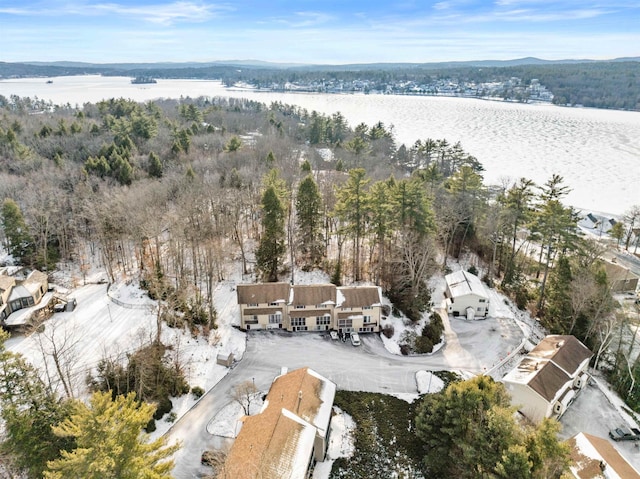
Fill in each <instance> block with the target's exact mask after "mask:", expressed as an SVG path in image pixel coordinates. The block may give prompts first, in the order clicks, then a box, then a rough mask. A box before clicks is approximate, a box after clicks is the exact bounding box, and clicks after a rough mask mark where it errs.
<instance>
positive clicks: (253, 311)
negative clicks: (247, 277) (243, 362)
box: [237, 283, 382, 333]
mask: <svg viewBox="0 0 640 479" xmlns="http://www.w3.org/2000/svg"><path fill="white" fill-rule="evenodd" d="M237 296H238V305H239V306H240V326H241V328H242V329H246V330H255V329H285V330H287V331H330V330H332V331H339V332H345V333H347V332H351V331H356V332H361V333H366V332H378V331H380V320H381V316H382V293H381V291H380V288H379V287H378V286H350V287H336V286H335V285H333V284H314V285H293V286H292V285H290V284H288V283H259V284H239V285H238V287H237Z"/></svg>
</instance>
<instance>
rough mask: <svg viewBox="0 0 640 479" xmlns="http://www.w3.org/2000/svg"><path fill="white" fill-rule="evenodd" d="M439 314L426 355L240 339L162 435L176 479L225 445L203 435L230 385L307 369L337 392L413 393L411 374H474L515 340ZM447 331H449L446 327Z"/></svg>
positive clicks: (509, 331) (378, 345)
mask: <svg viewBox="0 0 640 479" xmlns="http://www.w3.org/2000/svg"><path fill="white" fill-rule="evenodd" d="M451 321H452V323H453V325H450V324H449V320H448V318H446V317H445V340H446V345H445V346H444V347H443V348H442V349H441V350H440V351H438V352H436V353H434V354H433V355H424V356H397V355H394V354H391V353H389V352H388V351H387V350H386V349H385V348H384V345H383V344H382V341H381V339H380V337H379V336H378V335H373V334H372V335H362V336H361V338H362V346H360V347H353V346H352V345H351V343H350V342H349V341H347V342H345V343H343V342H342V341H332V340H331V339H329V337H328V335H325V334H300V333H298V334H290V333H284V332H259V333H252V334H248V335H247V348H246V351H245V354H244V357H243V358H242V360H241V361H239V363H237V365H236V366H235V367H234V368H233V369H232V370H231V371H230V372H229V374H228V375H227V376H225V377H224V378H223V379H222V380H221V381H220V382H219V383H218V384H216V386H215V387H213V388H212V389H211V390H210V391H209V392H208V393H207V394H206V395H204V396H203V397H202V399H201V400H200V401H199V402H198V403H197V404H196V406H195V407H194V408H193V409H191V410H190V411H189V412H188V413H186V414H185V415H184V416H183V417H182V418H181V419H180V420H179V421H177V422H176V424H174V425H173V427H172V428H171V430H169V432H168V433H167V438H168V440H169V442H170V443H172V442H174V441H176V440H179V441H181V442H182V448H181V449H180V450H179V451H178V452H177V453H176V454H175V456H174V458H175V462H176V465H175V468H174V471H173V475H174V477H175V478H176V479H186V478H195V477H202V474H204V473H206V472H207V469H206V468H203V467H202V466H200V454H201V453H202V451H204V450H205V449H207V448H219V447H221V446H223V445H225V443H231V442H232V441H231V440H228V439H223V438H219V437H215V436H212V435H210V434H209V433H208V432H207V424H208V423H209V422H210V421H211V420H212V419H213V418H214V417H215V415H216V414H217V413H218V412H219V411H220V410H221V409H223V408H224V407H225V406H226V405H227V404H229V403H230V402H231V401H233V399H232V390H233V387H234V386H235V385H236V384H238V383H241V382H243V381H247V380H253V381H255V384H256V386H257V387H258V388H259V389H260V390H261V391H265V392H266V391H268V389H269V387H270V385H271V382H272V381H273V379H274V377H275V376H277V375H278V374H280V370H281V368H282V367H286V368H288V369H289V370H293V369H296V368H300V367H310V368H312V369H314V370H316V371H317V372H319V373H320V374H322V375H323V376H325V377H327V378H329V379H330V380H332V381H333V382H335V383H336V385H337V387H338V389H345V390H351V391H369V392H380V393H385V394H393V393H414V394H417V392H418V391H417V387H416V380H415V373H416V372H417V371H419V370H425V369H427V370H465V371H468V372H471V373H482V372H483V371H485V370H487V369H489V368H490V367H491V365H493V364H494V363H496V362H497V361H499V360H500V359H501V358H502V357H504V355H506V354H507V352H509V351H511V350H512V348H514V347H515V346H516V345H517V344H519V342H520V341H521V339H522V332H521V331H520V329H519V328H518V327H517V326H516V325H515V322H514V321H513V319H508V318H502V319H500V318H499V319H496V318H489V319H487V320H486V321H464V320H459V319H453V320H451ZM451 326H453V328H452V327H451Z"/></svg>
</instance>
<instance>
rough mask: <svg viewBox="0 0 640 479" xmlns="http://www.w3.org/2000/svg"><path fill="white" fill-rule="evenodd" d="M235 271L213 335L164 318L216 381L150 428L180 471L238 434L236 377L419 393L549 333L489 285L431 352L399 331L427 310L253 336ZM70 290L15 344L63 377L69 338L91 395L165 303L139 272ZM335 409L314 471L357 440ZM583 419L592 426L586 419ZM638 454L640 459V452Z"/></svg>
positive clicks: (489, 366)
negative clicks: (60, 305)
mask: <svg viewBox="0 0 640 479" xmlns="http://www.w3.org/2000/svg"><path fill="white" fill-rule="evenodd" d="M468 265H469V262H468V261H461V262H459V263H452V264H450V267H451V268H452V269H454V270H455V269H458V268H462V267H464V268H465V269H466V268H467V267H468ZM230 278H231V279H230V280H228V281H225V282H223V283H221V284H219V285H218V286H217V288H216V292H215V307H216V310H217V312H218V328H217V329H214V330H212V332H211V334H210V335H209V337H208V338H204V337H202V335H196V336H194V335H192V333H191V331H186V330H181V329H172V328H169V327H167V326H166V325H164V326H163V328H162V340H163V342H164V343H166V344H170V345H172V346H173V352H174V353H175V354H178V355H179V357H180V358H181V360H182V363H183V365H184V369H185V374H186V376H187V381H188V382H189V384H190V385H191V386H200V387H202V388H203V389H204V390H205V391H208V393H207V394H205V395H204V396H203V397H202V398H200V399H199V400H196V399H195V398H194V397H193V396H192V395H191V394H187V395H184V396H182V397H180V398H172V401H173V405H174V409H173V412H174V413H175V416H176V421H175V422H173V423H171V422H168V421H167V420H166V419H165V420H160V421H158V422H157V430H156V431H155V432H154V433H153V437H158V436H159V435H161V434H166V435H167V437H168V438H169V440H170V441H171V442H173V441H174V440H180V441H181V442H182V444H183V448H182V449H181V450H180V451H178V452H177V453H176V469H174V476H175V477H176V478H177V479H181V478H187V477H194V474H200V473H203V472H206V469H205V470H203V467H204V466H201V465H200V464H199V457H200V454H201V452H202V451H203V450H204V449H206V448H207V447H222V446H228V444H229V441H231V439H228V438H232V437H234V436H235V432H236V425H237V420H238V419H239V417H240V416H241V414H242V410H241V408H240V406H239V405H238V404H237V403H234V401H233V398H232V394H231V391H232V389H233V387H234V385H236V384H238V383H239V382H242V381H245V380H253V381H254V382H255V384H256V386H257V387H258V389H259V390H261V391H263V392H266V391H267V390H268V389H269V386H270V384H271V381H272V380H273V378H274V377H275V376H276V375H277V374H278V373H279V371H280V368H281V367H283V366H286V367H288V368H289V369H294V368H297V367H303V366H309V367H312V368H313V369H315V370H316V371H318V372H319V373H320V374H322V375H324V376H326V377H328V378H329V379H331V380H332V381H334V382H335V383H336V384H337V386H338V388H340V389H348V390H362V391H374V392H382V393H385V394H393V395H395V396H397V397H401V398H402V399H405V400H408V401H412V400H414V399H415V398H417V397H418V396H419V395H420V394H424V393H427V392H436V391H437V390H439V389H440V388H442V386H443V384H442V381H441V380H440V379H439V378H438V377H437V376H435V375H433V371H437V370H452V371H456V372H459V373H461V374H464V375H466V376H471V375H473V374H482V373H487V372H491V374H492V376H494V377H496V378H499V377H501V376H502V375H503V374H504V373H505V372H506V370H507V369H508V368H509V367H510V366H511V364H512V363H511V362H510V361H511V360H513V361H515V360H516V359H517V356H515V354H516V351H517V349H518V348H519V347H521V346H522V344H523V340H524V339H525V338H529V339H531V340H532V341H534V342H535V341H536V338H539V337H540V335H541V334H543V332H542V331H541V329H540V328H539V325H538V324H537V322H536V321H535V320H534V319H532V318H531V317H529V315H528V314H526V313H523V312H520V311H518V310H517V309H516V308H515V307H514V306H513V304H512V303H511V302H510V301H509V300H507V299H506V298H505V297H504V296H502V295H501V294H499V293H497V292H495V291H491V292H490V294H491V298H490V299H491V303H490V304H491V307H490V311H489V313H490V314H489V317H488V318H487V319H486V320H483V321H467V320H465V319H459V318H450V317H448V316H446V315H442V317H443V322H444V323H445V335H444V336H445V337H444V341H443V342H442V343H441V344H440V345H439V349H438V350H437V351H435V352H433V353H431V354H428V355H415V356H401V355H400V354H399V348H398V345H397V339H399V338H400V337H401V336H402V334H403V332H404V331H406V330H407V329H415V330H416V332H418V331H419V328H421V326H422V324H423V323H424V321H425V319H426V317H428V315H429V314H430V313H429V312H427V313H425V318H423V320H422V321H420V322H419V324H418V325H417V326H416V325H413V324H411V322H409V321H407V320H406V318H402V317H393V316H390V317H389V318H388V319H387V320H386V321H388V322H389V323H392V324H393V325H394V329H395V334H394V336H393V338H392V339H391V340H388V339H386V338H384V337H383V336H382V335H379V336H378V335H363V341H362V346H361V347H359V348H354V347H353V346H351V344H350V343H348V342H347V343H343V342H341V341H332V340H331V339H329V337H328V335H325V334H320V333H308V334H289V333H267V332H257V333H253V334H251V335H249V337H248V338H247V335H246V334H245V333H243V332H241V331H239V330H238V329H237V328H234V327H233V325H234V324H237V323H238V315H239V311H238V305H237V301H236V291H235V289H236V288H235V286H236V282H237V281H238V280H239V279H240V278H241V276H240V275H239V274H237V275H235V274H231V275H230ZM102 280H103V276H101V275H100V274H99V272H95V273H92V274H91V275H89V276H88V277H87V281H88V282H91V281H102ZM295 280H296V283H298V284H312V283H326V282H328V277H327V276H326V275H325V274H323V273H319V272H312V273H302V272H296V274H295ZM61 282H62V281H61ZM68 286H72V284H68ZM430 287H432V289H433V295H432V299H433V301H434V303H435V304H434V306H435V307H436V308H437V307H438V306H439V302H440V301H441V298H442V293H443V291H444V279H443V277H442V276H436V277H434V278H433V280H432V281H431V283H430ZM69 294H70V295H72V296H73V297H75V298H76V299H77V301H78V306H77V308H76V310H75V311H73V312H65V313H56V314H55V315H54V316H53V317H52V318H51V319H50V320H49V321H47V322H46V323H45V330H44V332H42V333H34V334H31V335H27V336H24V335H17V336H14V337H12V338H11V339H9V341H8V342H7V347H8V349H9V350H11V351H14V352H19V353H21V354H23V355H24V356H25V357H27V358H28V359H29V360H30V361H31V362H32V363H33V364H34V365H36V367H38V368H39V369H40V370H41V371H45V372H46V373H47V374H49V375H50V376H51V377H52V378H56V377H57V376H56V375H57V372H56V370H55V368H54V366H53V363H52V361H51V357H50V355H49V356H47V354H46V352H47V351H49V352H50V351H51V340H54V341H63V340H64V342H65V344H66V345H67V347H66V349H65V350H64V351H65V352H64V354H63V356H64V359H65V361H66V364H68V365H69V369H68V371H69V374H68V375H69V377H70V378H71V379H72V382H71V386H72V387H71V392H72V393H73V395H74V396H76V397H80V398H83V397H86V396H87V393H88V391H87V387H86V385H85V378H86V376H87V374H88V373H89V372H91V371H93V369H94V368H95V366H96V365H97V364H98V362H99V361H100V360H101V359H102V358H103V357H105V356H106V355H109V356H119V355H120V356H122V355H125V354H126V353H130V352H133V351H134V350H136V349H137V348H139V347H140V346H142V345H144V344H148V342H149V341H150V340H151V339H152V338H154V337H155V333H156V309H155V303H154V302H153V301H151V300H149V299H148V297H147V296H146V295H145V294H144V292H143V291H141V290H140V289H139V288H138V286H137V284H136V282H135V281H128V280H127V279H124V278H123V280H122V281H119V282H118V283H117V284H115V285H112V286H111V288H109V292H108V293H107V285H106V284H102V283H100V282H99V283H98V284H86V285H84V286H80V287H77V288H75V289H74V288H72V287H71V288H70V291H69ZM385 301H386V300H385ZM386 302H387V303H388V301H386ZM380 338H382V339H380ZM43 350H44V351H45V354H44V355H43V352H42V351H43ZM228 352H232V353H233V354H234V356H235V358H236V361H237V362H236V366H235V367H234V368H232V369H229V368H226V367H224V366H221V365H218V364H216V356H217V355H218V354H219V353H228ZM514 356H515V357H514ZM60 387H61V389H60V390H61V391H63V388H62V386H61V385H60ZM596 389H597V388H589V389H588V390H587V391H588V392H586V394H583V395H582V396H581V397H580V398H579V399H578V400H577V401H576V402H575V403H574V405H572V408H570V410H569V412H568V413H567V414H566V415H565V417H564V418H563V424H565V431H566V433H567V434H568V433H569V431H574V430H576V432H578V430H580V428H582V429H583V430H585V424H584V419H583V417H584V416H583V415H582V413H581V411H586V412H585V414H587V415H590V414H592V411H591V403H590V402H589V401H588V400H584V399H583V398H588V397H589V396H590V395H592V394H601V393H597V391H599V390H596ZM603 397H604V399H600V400H597V401H596V402H597V404H598V405H599V407H601V412H600V414H601V415H602V417H603V419H602V421H601V422H600V424H601V425H600V426H598V430H597V431H593V432H594V433H597V434H598V435H603V434H605V435H606V430H605V428H606V427H608V425H609V424H610V423H611V422H619V421H620V420H630V418H628V417H626V418H625V417H623V416H622V413H621V412H620V411H621V410H622V401H621V400H620V399H619V398H617V396H616V395H615V394H614V393H612V392H609V393H608V394H607V396H603ZM616 398H617V399H616ZM606 411H608V412H606ZM614 418H615V420H614ZM334 421H335V423H334V426H333V429H334V433H333V435H332V438H331V445H330V450H329V451H330V452H329V454H328V457H329V460H328V461H326V462H325V463H320V464H319V465H318V467H317V468H316V472H315V474H314V478H315V479H323V478H325V477H328V474H329V471H330V469H331V461H332V460H333V459H336V458H337V457H340V456H344V455H347V456H348V454H349V451H350V448H352V447H353V446H352V443H350V433H349V431H350V430H351V429H352V428H353V422H352V420H350V418H348V417H344V416H343V415H341V414H340V413H339V412H338V415H336V416H335V417H334ZM592 429H593V428H592ZM586 431H587V432H591V431H590V430H589V429H588V428H587V429H586ZM350 444H351V445H350ZM625 456H627V455H626V454H625ZM632 462H633V461H632ZM635 463H640V459H638V460H636V461H635V462H634V464H635ZM639 465H640V464H636V466H639Z"/></svg>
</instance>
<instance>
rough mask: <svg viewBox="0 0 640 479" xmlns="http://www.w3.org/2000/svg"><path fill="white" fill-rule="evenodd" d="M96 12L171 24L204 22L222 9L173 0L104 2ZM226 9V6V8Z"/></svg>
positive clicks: (97, 6) (96, 8)
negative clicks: (130, 3)
mask: <svg viewBox="0 0 640 479" xmlns="http://www.w3.org/2000/svg"><path fill="white" fill-rule="evenodd" d="M91 8H92V9H93V10H95V11H96V12H105V13H114V14H117V15H122V16H128V17H137V18H140V19H142V20H145V21H147V22H151V23H158V24H162V25H170V24H173V23H176V22H203V21H206V20H209V19H210V18H212V17H213V16H215V14H216V13H217V12H218V11H220V8H219V7H216V6H214V5H206V4H203V3H194V2H173V3H169V4H158V5H144V6H143V5H140V6H135V7H130V6H127V5H122V4H117V3H103V4H97V5H95V6H93V7H91ZM225 9H226V8H225Z"/></svg>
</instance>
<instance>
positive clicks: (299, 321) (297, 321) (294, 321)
mask: <svg viewBox="0 0 640 479" xmlns="http://www.w3.org/2000/svg"><path fill="white" fill-rule="evenodd" d="M306 324H307V318H291V326H304V325H306ZM305 330H306V328H305ZM296 331H303V330H301V329H297V330H296Z"/></svg>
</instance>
